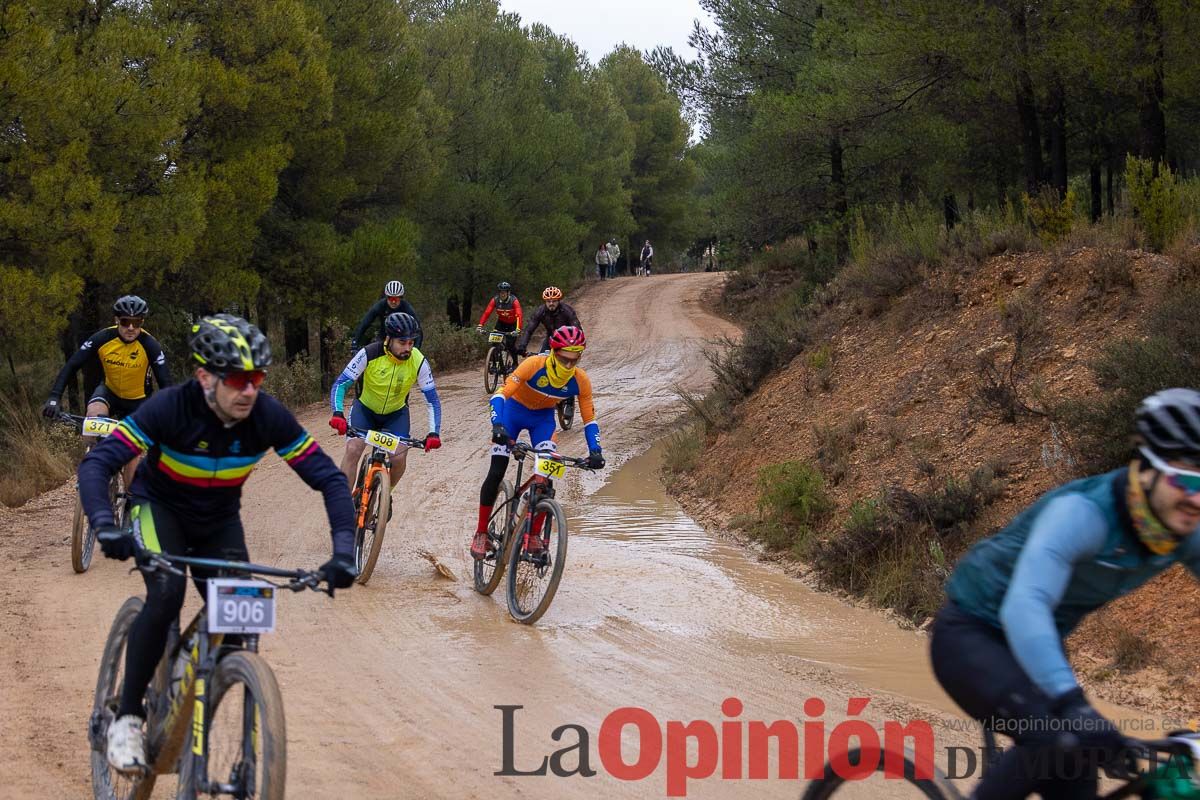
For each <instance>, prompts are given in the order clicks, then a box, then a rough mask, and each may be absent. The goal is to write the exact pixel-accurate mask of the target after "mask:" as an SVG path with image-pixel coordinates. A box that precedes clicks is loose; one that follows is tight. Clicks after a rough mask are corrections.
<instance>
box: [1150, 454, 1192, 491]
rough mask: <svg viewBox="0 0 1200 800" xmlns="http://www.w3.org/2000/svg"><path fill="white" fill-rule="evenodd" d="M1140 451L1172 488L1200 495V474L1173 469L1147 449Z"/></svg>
mask: <svg viewBox="0 0 1200 800" xmlns="http://www.w3.org/2000/svg"><path fill="white" fill-rule="evenodd" d="M1138 450H1139V451H1140V452H1141V454H1142V455H1143V456H1145V458H1146V460H1147V461H1149V462H1150V466H1152V467H1154V468H1155V469H1156V470H1158V471H1159V472H1161V473H1162V475H1163V477H1164V478H1166V479H1167V483H1168V484H1169V485H1170V486H1171V487H1172V488H1174V489H1178V490H1179V491H1181V492H1187V493H1188V494H1200V472H1191V471H1189V470H1186V469H1179V468H1178V467H1172V466H1170V465H1168V464H1167V462H1165V461H1163V460H1162V459H1161V458H1159V457H1158V456H1156V455H1154V453H1152V452H1150V451H1149V450H1148V449H1146V448H1145V447H1139V448H1138Z"/></svg>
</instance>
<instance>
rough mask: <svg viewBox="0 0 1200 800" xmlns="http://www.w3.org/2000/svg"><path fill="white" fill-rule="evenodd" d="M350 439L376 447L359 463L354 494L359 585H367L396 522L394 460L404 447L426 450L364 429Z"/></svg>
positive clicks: (406, 438)
mask: <svg viewBox="0 0 1200 800" xmlns="http://www.w3.org/2000/svg"><path fill="white" fill-rule="evenodd" d="M346 435H347V436H354V437H357V438H359V439H362V440H363V441H365V442H366V443H367V444H369V445H371V447H372V451H371V453H370V455H367V454H365V453H364V454H363V458H362V459H361V460H360V461H359V462H358V477H357V478H355V480H354V491H353V497H354V565H355V566H356V567H358V582H359V583H362V584H365V583H366V582H367V581H369V580H370V579H371V573H372V572H373V571H374V570H375V561H376V560H377V559H378V558H379V549H380V548H381V547H382V546H383V532H384V530H385V529H386V528H387V524H388V520H390V519H391V518H392V474H391V472H390V470H391V468H392V459H391V457H392V456H394V455H395V454H396V449H397V448H398V447H400V446H401V445H404V446H406V447H421V448H423V447H424V446H425V442H424V441H423V440H421V439H413V438H412V437H410V436H400V435H398V434H395V433H388V432H386V431H369V430H364V429H362V428H347V429H346Z"/></svg>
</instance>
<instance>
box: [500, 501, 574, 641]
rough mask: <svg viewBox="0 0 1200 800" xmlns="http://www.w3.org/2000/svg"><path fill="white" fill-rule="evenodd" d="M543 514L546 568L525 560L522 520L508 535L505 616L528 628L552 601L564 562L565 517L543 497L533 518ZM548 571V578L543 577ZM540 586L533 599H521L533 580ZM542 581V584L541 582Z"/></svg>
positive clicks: (565, 541) (565, 556)
mask: <svg viewBox="0 0 1200 800" xmlns="http://www.w3.org/2000/svg"><path fill="white" fill-rule="evenodd" d="M541 512H545V514H546V520H547V521H548V522H550V524H551V525H552V528H551V530H552V532H553V534H554V535H553V536H551V540H550V544H549V548H550V549H551V550H552V552H551V554H550V555H551V558H552V559H553V560H552V561H551V563H550V564H549V565H548V566H545V567H536V566H535V565H534V564H533V563H532V562H530V561H529V560H528V557H527V555H526V553H525V549H524V547H523V545H524V542H523V539H524V536H522V531H523V529H524V523H525V520H523V519H522V520H518V526H517V530H516V531H515V532H514V533H513V535H512V537H511V538H512V540H513V541H512V546H511V547H510V548H509V557H508V613H509V615H510V616H511V617H512V618H513V619H514V620H516V621H517V622H520V623H524V624H525V625H532V624H533V623H535V622H537V621H538V620H539V619H541V618H542V615H543V614H545V613H546V611H547V610H548V609H549V608H550V603H551V602H553V601H554V595H555V593H557V592H558V584H559V582H560V581H561V580H562V573H563V565H564V564H565V563H566V560H567V515H566V514H565V513H563V509H562V506H560V505H559V504H558V501H557V500H555V499H553V498H550V497H544V498H542V499H541V500H539V501H538V504H537V507H536V508H535V509H534V514H537V513H541ZM547 570H548V574H547ZM535 579H536V580H537V581H538V582H539V583H541V584H542V586H541V590H540V591H539V592H537V596H536V598H532V597H530V598H527V597H524V595H525V594H526V592H524V591H522V590H523V589H524V588H527V587H528V586H530V585H531V584H532V583H533V582H534V580H535ZM543 579H545V580H544V582H543Z"/></svg>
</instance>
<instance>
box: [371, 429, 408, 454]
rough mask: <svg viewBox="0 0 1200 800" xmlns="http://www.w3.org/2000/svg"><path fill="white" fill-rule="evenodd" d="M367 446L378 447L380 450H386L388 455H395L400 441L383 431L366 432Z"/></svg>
mask: <svg viewBox="0 0 1200 800" xmlns="http://www.w3.org/2000/svg"><path fill="white" fill-rule="evenodd" d="M367 444H369V445H372V446H374V447H378V448H379V449H380V450H387V451H388V452H389V453H395V452H396V446H397V445H399V444H400V440H399V439H397V438H396V437H395V436H393V435H392V434H390V433H385V432H383V431H367Z"/></svg>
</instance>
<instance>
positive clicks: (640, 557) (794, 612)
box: [542, 444, 955, 711]
mask: <svg viewBox="0 0 1200 800" xmlns="http://www.w3.org/2000/svg"><path fill="white" fill-rule="evenodd" d="M661 460H662V446H661V445H659V444H656V445H654V446H653V447H651V448H650V450H649V451H647V452H646V453H644V454H642V455H640V456H638V457H636V458H634V459H632V460H630V461H628V462H626V463H625V464H624V465H623V466H622V467H621V468H620V469H618V470H617V471H616V472H615V473H613V474H612V475H611V477H610V480H609V481H608V482H607V483H606V484H605V485H604V486H603V487H602V488H600V489H599V490H597V491H596V492H594V493H592V494H591V495H589V496H587V497H585V498H582V499H579V500H571V501H570V502H569V503H568V508H569V513H570V530H571V556H570V561H571V567H570V572H571V584H572V587H579V586H580V585H581V584H582V583H583V582H586V584H587V587H588V588H587V590H586V591H581V590H577V591H572V588H571V587H566V590H565V591H563V592H561V593H560V594H559V596H558V597H557V598H556V599H555V608H554V611H553V613H551V614H549V615H547V617H546V618H545V619H544V620H543V622H542V626H543V627H547V628H550V627H556V626H575V625H580V624H584V625H586V624H587V620H589V619H590V620H594V621H595V622H596V623H603V622H605V621H608V622H612V621H614V619H613V618H614V617H616V618H623V619H625V620H627V621H629V622H631V623H633V624H635V625H638V626H642V627H645V628H648V629H650V630H653V631H659V632H663V633H669V634H676V635H680V636H683V637H687V638H689V639H700V640H707V641H710V642H712V643H713V645H714V647H717V648H720V649H722V650H725V651H727V652H729V653H730V655H731V657H732V658H734V659H740V658H745V657H750V658H753V659H756V660H759V661H764V660H765V661H770V662H774V663H775V664H777V665H778V666H780V667H781V668H782V669H784V670H785V671H795V670H789V669H788V664H789V662H792V663H793V664H795V663H796V662H799V664H800V665H803V664H809V665H817V666H819V667H822V668H825V669H828V670H830V671H832V672H834V673H835V674H838V675H840V676H843V677H845V678H847V679H849V680H852V681H854V682H855V683H857V684H860V685H862V686H864V687H870V688H876V689H881V690H883V691H886V692H888V693H890V694H895V695H898V696H901V697H906V698H911V699H913V700H916V701H918V702H921V703H924V704H929V705H933V706H935V707H938V708H943V709H946V710H950V711H953V710H955V707H954V704H953V703H952V702H951V701H950V699H949V698H948V697H946V695H945V694H944V693H943V692H942V690H941V689H940V688H939V687H938V685H937V683H936V681H935V680H934V678H933V674H932V672H931V670H930V668H929V661H928V656H927V644H926V639H925V637H923V636H921V635H919V634H916V633H913V632H911V631H904V630H901V629H899V628H897V627H896V626H895V624H893V623H892V622H890V621H888V620H887V619H886V618H884V617H882V616H881V615H879V614H878V613H875V612H872V611H869V610H866V609H862V608H856V607H854V606H851V605H849V604H847V603H844V602H842V601H840V600H838V599H837V598H834V597H832V596H829V595H826V594H822V593H820V592H817V591H814V590H812V589H809V588H808V587H807V586H805V585H804V584H803V583H801V582H800V581H797V580H796V579H795V578H792V577H789V576H788V575H786V574H784V573H783V572H782V571H780V570H779V569H778V568H776V567H774V566H772V565H770V564H767V563H762V562H759V561H756V560H755V559H754V558H753V556H752V555H750V554H748V553H747V551H746V550H745V549H744V548H743V547H741V546H739V545H736V544H734V543H730V542H726V541H723V540H721V539H719V538H717V537H715V536H713V535H712V534H709V533H708V532H706V531H705V530H704V529H703V528H701V527H700V526H699V525H697V524H696V523H695V522H694V521H693V520H692V519H691V518H690V517H688V515H687V514H686V513H684V511H683V509H682V508H681V507H680V506H679V504H678V503H676V502H675V501H674V499H672V498H671V497H670V496H669V495H667V493H666V491H665V490H664V488H663V486H662V483H661V481H660V480H659V476H658V469H659V465H660V464H661ZM650 599H653V602H649V600H650ZM598 612H599V613H598Z"/></svg>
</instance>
